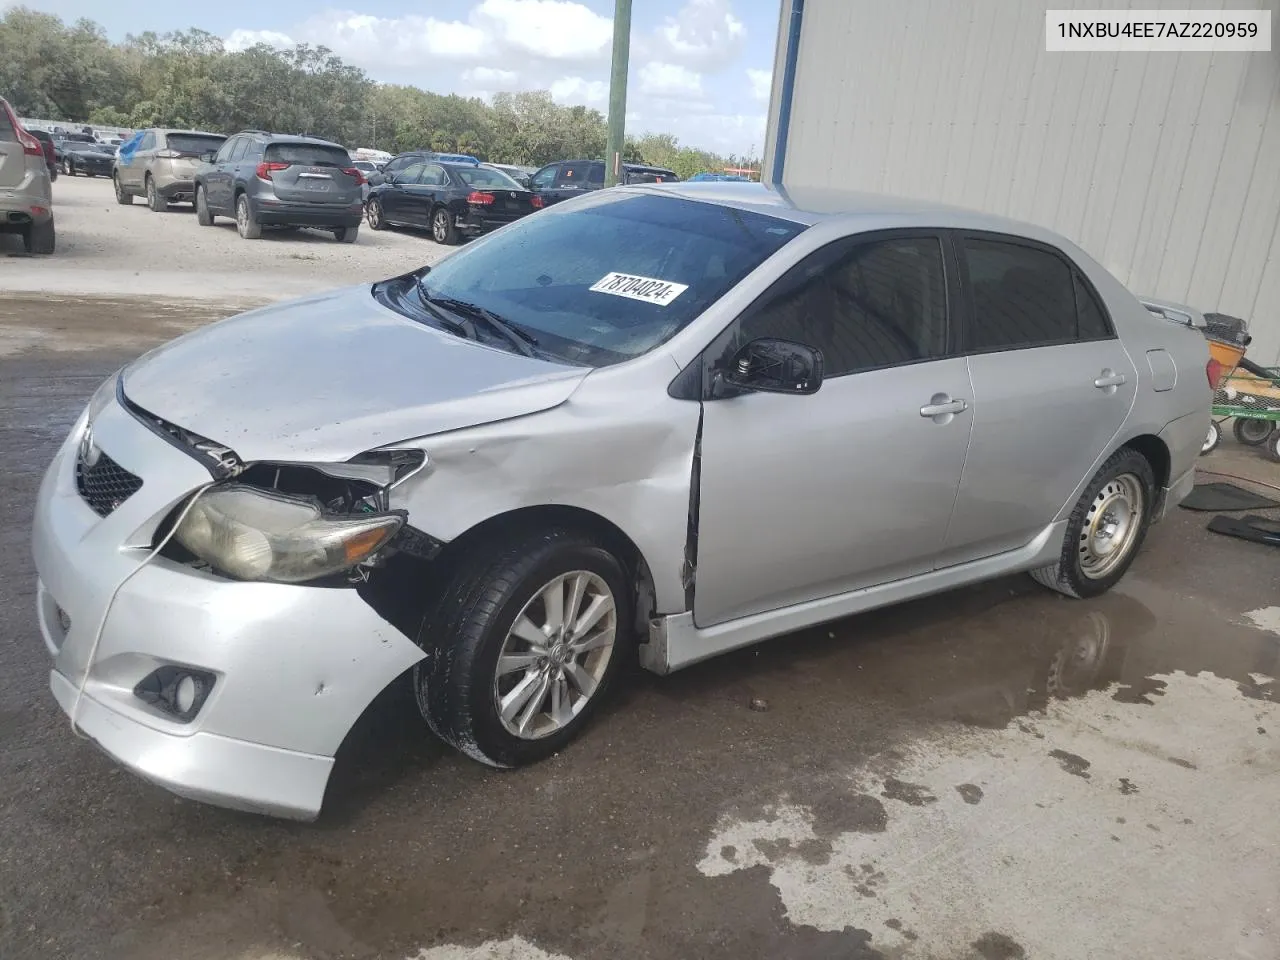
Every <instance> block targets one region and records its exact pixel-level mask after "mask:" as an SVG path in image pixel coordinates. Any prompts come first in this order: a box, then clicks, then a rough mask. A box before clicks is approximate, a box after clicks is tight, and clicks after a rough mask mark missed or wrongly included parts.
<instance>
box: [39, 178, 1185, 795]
mask: <svg viewBox="0 0 1280 960" xmlns="http://www.w3.org/2000/svg"><path fill="white" fill-rule="evenodd" d="M500 200H501V197H499V196H497V195H495V198H494V202H498V201H500ZM1207 361H1208V353H1207V349H1206V344H1205V342H1204V340H1203V337H1202V336H1201V334H1200V333H1199V332H1198V331H1196V330H1195V329H1193V328H1192V327H1189V326H1185V325H1183V324H1180V323H1176V322H1172V321H1171V320H1168V319H1164V318H1162V317H1158V316H1156V315H1154V314H1153V313H1151V312H1150V311H1148V310H1147V309H1145V308H1144V307H1143V305H1142V304H1141V303H1140V302H1139V301H1138V300H1137V299H1136V298H1135V297H1134V296H1133V295H1132V294H1131V293H1129V292H1128V291H1127V290H1126V289H1125V288H1124V287H1123V286H1122V285H1121V284H1120V283H1119V282H1118V281H1117V280H1116V279H1115V278H1114V277H1112V276H1111V274H1109V273H1108V272H1107V271H1106V270H1105V269H1104V268H1103V267H1101V266H1100V265H1099V264H1098V263H1097V262H1096V261H1094V260H1093V259H1091V258H1090V257H1089V256H1088V255H1086V254H1085V253H1084V252H1083V251H1081V250H1080V249H1078V248H1077V247H1075V246H1074V245H1072V244H1071V243H1069V242H1068V241H1066V240H1064V239H1063V238H1061V237H1058V236H1056V235H1054V234H1052V233H1049V232H1047V231H1045V230H1041V229H1038V228H1036V227H1031V226H1027V225H1025V224H1019V223H1013V222H1009V221H1007V220H1003V219H999V218H996V217H990V216H984V215H980V214H976V213H968V212H964V211H957V210H952V209H947V208H942V207H936V206H929V205H923V204H916V203H909V202H905V201H898V200H890V199H885V198H881V197H875V196H865V195H853V194H839V193H830V192H825V193H804V192H801V191H790V192H788V191H782V190H772V189H769V188H766V187H764V186H761V185H759V184H735V183H706V184H687V185H675V186H661V185H654V186H637V187H625V188H620V189H617V190H607V191H596V192H593V193H591V194H589V195H586V196H583V197H581V198H579V199H576V200H573V201H571V202H567V203H564V204H560V205H557V206H556V207H554V208H553V209H550V210H548V211H545V212H544V213H542V214H540V215H539V216H536V217H529V218H526V219H523V220H520V221H517V222H516V223H513V224H512V225H510V226H508V227H505V228H503V229H501V230H499V231H497V232H495V233H493V234H492V235H489V236H487V237H485V238H483V239H481V240H478V241H476V242H474V243H471V244H469V245H467V246H465V247H463V248H461V249H460V250H459V251H458V252H456V253H454V254H453V255H452V256H450V257H448V258H447V259H445V260H444V261H442V262H440V263H438V264H436V265H435V266H433V267H430V268H424V269H422V270H418V271H415V272H413V273H410V274H406V275H404V276H400V277H394V278H392V279H389V280H386V281H383V282H380V283H377V284H375V285H373V286H372V287H369V286H361V287H357V288H352V289H343V290H337V291H332V292H325V293H320V294H316V295H314V296H311V297H309V298H307V299H304V300H301V301H296V302H293V303H287V304H281V305H275V306H270V307H267V308H264V309H261V310H257V311H254V312H252V313H248V314H245V315H243V316H240V317H236V318H233V319H230V320H227V321H224V322H221V323H218V324H214V325H213V326H211V327H208V328H206V329H203V330H200V331H198V332H196V333H192V334H189V335H187V336H185V337H182V338H181V339H178V340H176V341H174V342H172V343H170V344H168V345H166V346H163V347H161V348H159V349H158V350H155V351H153V352H152V353H150V354H147V355H146V356H144V357H142V358H141V359H139V360H137V361H135V362H134V363H131V364H130V365H128V366H127V367H125V368H124V369H123V370H122V371H121V372H120V373H119V374H118V375H116V376H113V377H111V378H110V379H109V380H108V381H107V382H106V383H104V384H103V385H102V386H101V388H100V389H99V390H98V391H97V392H96V393H95V394H94V396H93V398H92V399H91V400H90V402H89V404H88V406H87V407H86V409H85V410H84V412H83V413H82V414H81V416H80V417H79V419H78V420H77V421H76V423H75V425H74V427H73V428H72V430H71V433H70V435H69V436H68V437H67V439H66V441H65V443H64V444H63V445H62V447H61V449H60V450H59V451H58V453H57V456H56V457H55V459H54V461H53V463H52V465H51V466H50V467H49V470H48V473H47V475H46V477H45V479H44V482H43V484H42V486H41V489H40V493H39V498H38V501H37V504H36V512H35V522H34V550H35V559H36V566H37V568H38V571H39V577H40V582H39V587H38V599H37V603H38V607H39V621H40V628H41V631H42V633H43V636H44V642H45V644H46V645H47V647H48V650H49V654H50V656H51V658H52V670H51V672H50V684H51V687H52V690H53V694H54V696H55V697H56V698H57V700H58V702H59V703H60V704H61V706H62V708H63V709H64V710H65V711H66V712H67V713H68V714H69V715H70V718H71V722H72V724H73V725H74V726H75V727H76V728H78V729H79V730H80V731H82V732H83V733H85V734H86V735H88V736H89V737H91V738H93V739H94V740H96V741H97V742H98V743H99V744H100V745H101V746H102V747H103V748H104V749H106V750H107V751H108V752H109V753H110V754H112V755H113V756H114V757H116V758H117V759H118V760H119V761H120V762H121V763H123V764H124V765H126V766H127V767H129V768H131V769H132V770H134V771H136V772H137V773H139V774H141V775H142V776H144V777H147V778H149V779H151V780H153V781H155V782H156V783H158V784H161V785H162V786H164V787H167V788H169V789H170V790H173V791H174V792H176V793H179V794H182V795H184V796H188V797H194V798H198V799H201V800H206V801H210V802H213V803H219V804H225V805H228V806H234V807H239V808H244V809H249V810H256V811H262V812H267V813H272V814H277V815H282V816H289V817H297V818H304V819H305V818H310V817H313V816H315V815H316V814H317V813H318V811H319V809H320V805H321V800H322V797H323V795H324V791H325V785H326V782H327V779H328V777H329V773H330V770H331V769H332V766H333V762H334V761H333V758H334V754H335V752H336V750H337V748H338V746H339V744H340V743H341V742H342V740H343V738H344V737H345V736H346V734H347V732H348V730H349V729H350V727H351V725H352V724H353V723H354V721H355V720H356V718H357V717H358V716H359V715H360V714H361V712H362V711H363V710H364V709H365V707H366V706H367V705H368V704H369V702H370V701H371V700H372V699H373V698H374V696H376V695H377V694H378V693H379V691H381V690H382V689H383V688H384V687H385V686H387V684H389V683H390V682H392V681H393V680H394V679H395V678H397V677H398V676H400V675H401V674H402V673H405V672H406V671H411V675H412V682H413V685H414V687H415V689H416V692H417V698H418V702H419V704H420V706H421V710H422V713H423V716H424V718H425V721H426V723H427V725H429V726H430V728H431V729H432V730H433V731H434V732H435V733H436V734H437V735H439V736H440V737H441V738H443V739H444V740H445V741H447V742H448V743H450V744H452V745H453V746H455V747H457V748H458V749H459V750H461V751H463V752H465V753H466V754H467V755H469V756H471V757H473V758H475V759H476V760H479V761H481V762H484V763H487V764H490V765H493V766H496V767H513V766H517V765H520V764H525V763H529V762H532V761H536V760H539V759H541V758H544V757H547V756H549V755H550V754H552V753H554V752H555V751H557V750H560V749H561V748H563V747H564V746H565V745H566V744H567V742H568V741H569V740H570V739H572V738H573V737H574V736H575V735H576V734H578V733H579V732H580V730H581V729H582V728H583V726H584V724H586V723H587V722H588V720H589V719H590V717H591V715H592V714H593V713H594V712H595V711H596V710H597V709H598V708H599V707H600V705H601V704H602V702H604V701H605V700H606V699H607V698H608V697H609V694H610V689H611V687H612V685H613V683H614V681H615V680H616V678H617V675H618V673H619V672H620V671H621V670H622V669H623V667H624V665H625V664H626V662H627V661H628V660H631V661H634V660H636V659H637V658H638V659H639V661H640V663H641V664H643V665H644V666H645V667H647V668H649V669H650V670H653V671H656V672H658V673H667V672H669V671H673V670H677V669H679V668H681V667H684V666H686V665H688V664H691V663H694V662H696V661H700V660H704V659H706V658H709V657H713V656H715V655H716V654H719V653H723V652H725V651H728V650H732V649H735V648H738V647H742V646H744V645H747V644H751V643H756V642H758V641H760V640H764V639H766V638H768V637H773V636H777V635H779V634H783V633H787V632H790V631H794V630H797V629H800V628H803V627H808V626H811V625H813V624H817V623H821V622H824V621H828V620H832V619H834V618H837V617H844V616H847V615H850V614H854V613H857V612H859V611H864V610H868V609H871V608H873V607H879V606H883V605H886V604H892V603H896V602H899V601H902V600H906V599H909V598H912V597H918V596H921V595H923V594H929V593H934V592H937V591H942V590H947V589H950V588H953V587H957V586H960V585H962V584H968V583H972V582H974V581H979V580H984V579H987V578H991V577H996V576H1001V575H1006V574H1011V573H1016V572H1020V571H1026V572H1029V573H1030V574H1031V575H1032V576H1034V577H1035V578H1036V579H1037V580H1038V581H1039V582H1040V583H1042V584H1044V585H1045V586H1046V587H1049V588H1050V589H1053V590H1056V591H1059V592H1061V593H1064V594H1067V595H1069V596H1071V597H1079V598H1089V597H1094V596H1097V595H1098V594H1100V593H1102V592H1104V591H1106V590H1107V589H1109V588H1110V587H1111V586H1112V585H1114V584H1115V583H1116V582H1117V581H1118V580H1119V579H1120V578H1121V577H1122V576H1123V575H1124V573H1125V570H1126V569H1127V567H1128V566H1129V564H1130V563H1131V562H1132V560H1133V558H1134V555H1135V553H1136V552H1137V551H1138V549H1139V547H1140V546H1141V544H1142V540H1143V537H1144V536H1145V534H1146V532H1147V530H1148V528H1149V526H1150V524H1152V523H1153V522H1155V521H1157V520H1159V519H1160V518H1161V516H1162V515H1163V514H1164V513H1165V512H1166V511H1167V510H1168V509H1169V508H1170V506H1171V505H1173V504H1175V503H1177V502H1178V500H1179V499H1181V498H1182V497H1183V496H1184V495H1185V494H1186V493H1187V492H1188V490H1189V489H1190V487H1191V484H1192V476H1193V469H1194V463H1195V460H1196V456H1197V453H1198V452H1199V449H1200V445H1201V441H1202V439H1203V437H1204V435H1205V430H1206V426H1207V424H1208V418H1209V399H1210V388H1209V382H1208V378H1209V376H1210V373H1208V372H1206V364H1207Z"/></svg>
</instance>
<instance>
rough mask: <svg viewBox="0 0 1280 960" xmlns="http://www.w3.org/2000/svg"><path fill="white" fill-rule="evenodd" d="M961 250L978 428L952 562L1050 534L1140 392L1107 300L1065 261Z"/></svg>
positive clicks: (1006, 246)
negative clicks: (1045, 531)
mask: <svg viewBox="0 0 1280 960" xmlns="http://www.w3.org/2000/svg"><path fill="white" fill-rule="evenodd" d="M956 244H957V248H958V253H959V254H960V260H961V263H962V265H963V266H962V270H963V275H964V276H965V277H966V280H967V282H966V283H965V286H966V290H967V292H968V297H967V303H968V321H967V322H966V324H965V325H964V332H963V337H964V348H965V352H966V353H968V354H969V356H968V363H969V373H970V377H971V378H972V380H973V402H974V420H973V441H972V443H971V444H970V448H969V457H968V460H967V461H966V463H965V468H964V476H963V478H962V480H961V483H960V493H959V496H958V498H957V500H956V511H955V517H954V519H953V520H952V523H951V530H950V531H949V533H948V535H947V546H946V550H945V552H944V555H943V557H942V558H941V559H940V563H942V564H946V565H949V564H954V563H963V562H964V561H966V560H972V559H976V558H979V557H984V556H991V555H994V554H997V553H1003V552H1005V551H1008V550H1014V549H1016V548H1018V547H1021V546H1023V545H1025V544H1026V543H1028V542H1029V541H1030V540H1031V539H1032V538H1034V537H1035V536H1036V534H1038V533H1039V532H1040V531H1041V530H1043V529H1044V528H1045V526H1046V525H1047V524H1049V523H1050V522H1051V521H1052V520H1053V519H1054V517H1055V515H1057V514H1058V513H1059V511H1061V510H1062V508H1063V507H1064V506H1065V505H1066V503H1067V502H1068V500H1069V499H1070V498H1071V497H1072V496H1073V494H1074V493H1075V490H1076V487H1077V486H1078V485H1079V484H1080V483H1081V482H1082V481H1083V480H1085V479H1086V478H1087V477H1089V476H1091V475H1092V474H1093V472H1094V471H1095V470H1096V469H1097V462H1098V460H1099V459H1100V458H1101V457H1102V456H1103V455H1104V453H1105V452H1106V451H1107V450H1108V449H1109V446H1110V445H1111V443H1112V441H1113V439H1114V438H1115V436H1116V434H1117V432H1118V431H1119V430H1120V428H1121V426H1122V425H1123V424H1124V421H1125V418H1126V417H1127V416H1128V414H1129V410H1130V408H1132V406H1133V401H1134V397H1135V395H1136V385H1137V370H1136V368H1135V367H1134V363H1133V360H1132V359H1131V358H1130V357H1129V354H1128V352H1127V351H1126V350H1125V348H1124V345H1123V344H1122V343H1121V342H1120V340H1119V339H1118V338H1117V337H1116V335H1115V330H1114V327H1113V326H1112V324H1111V321H1110V318H1109V317H1107V315H1106V313H1105V311H1104V310H1103V308H1102V305H1101V301H1100V300H1099V299H1098V297H1097V296H1096V294H1095V293H1094V292H1093V290H1092V288H1091V287H1090V286H1089V285H1088V283H1087V282H1086V281H1085V280H1084V279H1083V277H1082V275H1081V274H1080V273H1079V271H1078V270H1077V269H1076V268H1075V267H1074V265H1073V264H1071V263H1070V262H1069V261H1068V260H1067V259H1066V258H1065V257H1064V256H1063V255H1062V254H1061V253H1059V252H1058V251H1056V250H1054V249H1052V248H1050V247H1044V246H1040V245H1035V244H1030V243H1028V242H1026V241H1022V240H1018V241H1015V240H1013V239H1012V238H1009V237H1003V236H1001V235H992V234H968V235H963V236H959V237H957V238H956Z"/></svg>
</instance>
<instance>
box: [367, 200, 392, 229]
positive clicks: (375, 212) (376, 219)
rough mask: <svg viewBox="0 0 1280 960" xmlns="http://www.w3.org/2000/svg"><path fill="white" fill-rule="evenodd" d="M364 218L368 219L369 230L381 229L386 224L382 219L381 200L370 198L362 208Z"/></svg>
mask: <svg viewBox="0 0 1280 960" xmlns="http://www.w3.org/2000/svg"><path fill="white" fill-rule="evenodd" d="M364 216H365V219H366V220H368V221H369V229H370V230H381V229H382V228H383V227H385V226H386V225H387V222H386V221H385V220H383V219H382V201H380V200H378V199H376V198H375V199H373V200H370V201H369V203H368V204H367V205H366V206H365V208H364Z"/></svg>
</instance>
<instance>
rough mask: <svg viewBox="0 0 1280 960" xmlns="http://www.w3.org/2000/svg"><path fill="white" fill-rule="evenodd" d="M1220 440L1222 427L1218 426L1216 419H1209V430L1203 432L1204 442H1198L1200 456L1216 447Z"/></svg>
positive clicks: (1211, 451) (1205, 454)
mask: <svg viewBox="0 0 1280 960" xmlns="http://www.w3.org/2000/svg"><path fill="white" fill-rule="evenodd" d="M1221 442H1222V427H1220V426H1218V424H1217V422H1216V421H1213V420H1211V421H1209V431H1208V433H1206V434H1205V437H1204V442H1203V443H1202V444H1200V456H1202V457H1203V456H1207V455H1208V454H1210V453H1213V451H1215V450H1217V449H1218V444H1220V443H1221Z"/></svg>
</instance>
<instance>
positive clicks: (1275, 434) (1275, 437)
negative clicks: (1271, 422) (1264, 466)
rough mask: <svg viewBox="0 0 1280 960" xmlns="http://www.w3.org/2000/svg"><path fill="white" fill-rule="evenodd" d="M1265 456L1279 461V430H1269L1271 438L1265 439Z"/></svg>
mask: <svg viewBox="0 0 1280 960" xmlns="http://www.w3.org/2000/svg"><path fill="white" fill-rule="evenodd" d="M1267 456H1268V457H1270V458H1271V459H1272V460H1274V461H1275V462H1276V463H1280V430H1273V431H1271V439H1270V440H1268V441H1267Z"/></svg>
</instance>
